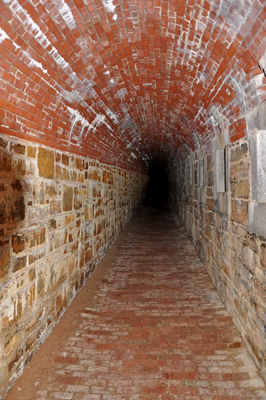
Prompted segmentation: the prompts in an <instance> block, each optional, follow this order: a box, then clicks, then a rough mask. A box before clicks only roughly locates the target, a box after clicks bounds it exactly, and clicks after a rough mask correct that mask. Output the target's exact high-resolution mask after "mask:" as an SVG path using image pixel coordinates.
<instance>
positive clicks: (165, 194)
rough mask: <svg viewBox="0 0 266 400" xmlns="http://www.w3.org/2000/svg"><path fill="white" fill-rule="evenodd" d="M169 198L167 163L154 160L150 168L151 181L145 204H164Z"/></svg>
mask: <svg viewBox="0 0 266 400" xmlns="http://www.w3.org/2000/svg"><path fill="white" fill-rule="evenodd" d="M168 199H169V181H168V175H167V168H166V165H165V164H163V163H160V162H154V163H153V164H152V165H151V166H150V168H149V183H148V186H147V191H146V197H145V200H144V204H147V205H149V204H153V205H164V204H166V203H167V202H168Z"/></svg>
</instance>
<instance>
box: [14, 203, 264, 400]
mask: <svg viewBox="0 0 266 400" xmlns="http://www.w3.org/2000/svg"><path fill="white" fill-rule="evenodd" d="M19 399H23V400H29V399H38V400H48V399H51V400H52V399H69V400H155V399H156V400H172V399H178V400H185V399H186V400H250V399H256V400H258V399H266V390H265V385H264V383H263V381H262V379H261V378H260V376H259V373H258V370H257V368H256V366H255V364H254V362H253V361H252V359H251V357H250V356H249V354H248V352H247V349H246V348H245V346H244V343H243V341H242V340H241V337H240V335H239V333H238V332H237V330H236V328H235V327H234V325H233V323H232V320H231V317H230V316H229V314H228V313H227V311H226V309H225V307H224V305H223V304H222V302H221V300H220V299H219V296H218V294H217V292H216V290H215V289H214V287H213V285H212V283H211V281H210V279H209V277H208V275H207V273H206V271H205V269H204V267H203V265H202V263H201V262H200V260H199V259H198V257H197V255H196V253H195V250H194V248H193V246H192V244H191V243H190V241H189V239H188V238H187V236H186V235H185V232H184V229H183V227H182V226H181V225H180V224H179V222H178V221H177V220H176V218H175V216H174V215H173V214H171V212H170V211H169V210H168V209H162V210H160V213H158V211H157V210H156V209H155V208H146V207H144V206H143V207H142V209H141V210H140V212H139V213H138V214H137V216H136V217H135V218H134V219H133V220H132V221H131V222H130V223H129V224H128V226H127V228H126V229H125V231H124V232H123V234H122V235H121V237H120V238H119V239H118V241H117V242H116V244H115V245H114V246H113V248H112V249H111V250H110V252H109V254H108V255H107V256H106V257H105V259H104V260H103V261H102V263H101V264H100V265H99V267H98V269H97V270H96V272H95V273H94V274H93V276H92V278H91V279H90V280H89V281H88V282H87V284H86V285H85V287H84V288H83V289H82V291H81V292H80V293H79V295H78V296H77V297H76V299H75V300H74V302H73V303H72V305H71V307H70V308H69V310H68V311H67V312H66V314H65V315H64V316H63V318H62V319H61V321H60V323H59V324H58V326H57V327H56V329H55V330H54V332H53V333H52V335H51V336H50V337H49V339H48V340H47V341H46V342H45V344H44V345H43V347H42V348H41V349H40V351H39V353H37V355H36V356H35V357H34V358H33V360H32V362H31V364H30V366H29V368H27V369H26V371H25V373H24V375H23V376H22V378H20V380H19V381H18V382H17V384H16V385H15V386H14V388H13V389H12V390H11V391H10V392H9V393H8V395H7V397H6V400H19Z"/></svg>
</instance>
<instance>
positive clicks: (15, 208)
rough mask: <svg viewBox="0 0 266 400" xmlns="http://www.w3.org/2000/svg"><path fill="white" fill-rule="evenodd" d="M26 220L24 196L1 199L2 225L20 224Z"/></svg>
mask: <svg viewBox="0 0 266 400" xmlns="http://www.w3.org/2000/svg"><path fill="white" fill-rule="evenodd" d="M24 219H25V203H24V197H23V196H19V197H17V196H3V197H2V198H0V224H6V223H11V224H13V223H18V222H20V221H23V220H24Z"/></svg>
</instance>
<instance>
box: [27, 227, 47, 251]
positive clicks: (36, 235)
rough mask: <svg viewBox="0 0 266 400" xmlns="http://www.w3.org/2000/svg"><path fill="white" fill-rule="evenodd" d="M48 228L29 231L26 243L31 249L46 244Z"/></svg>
mask: <svg viewBox="0 0 266 400" xmlns="http://www.w3.org/2000/svg"><path fill="white" fill-rule="evenodd" d="M45 235H46V228H44V227H43V228H39V229H36V230H32V231H29V232H28V233H27V235H26V241H27V244H28V246H29V247H30V248H33V247H36V246H40V245H42V244H44V243H45Z"/></svg>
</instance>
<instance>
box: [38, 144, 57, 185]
mask: <svg viewBox="0 0 266 400" xmlns="http://www.w3.org/2000/svg"><path fill="white" fill-rule="evenodd" d="M38 168H39V175H40V176H42V177H43V178H47V179H54V151H52V150H48V149H44V148H42V147H39V151H38Z"/></svg>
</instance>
